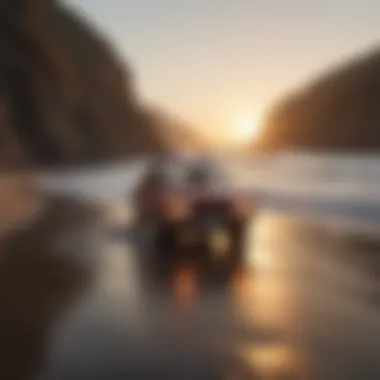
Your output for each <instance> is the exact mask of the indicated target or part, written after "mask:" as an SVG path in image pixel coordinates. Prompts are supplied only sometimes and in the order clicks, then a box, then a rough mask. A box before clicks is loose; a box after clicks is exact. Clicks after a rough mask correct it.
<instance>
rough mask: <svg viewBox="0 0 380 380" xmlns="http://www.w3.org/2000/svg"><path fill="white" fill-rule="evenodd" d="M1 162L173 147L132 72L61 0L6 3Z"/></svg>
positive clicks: (1, 28) (0, 5)
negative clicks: (144, 103) (142, 98)
mask: <svg viewBox="0 0 380 380" xmlns="http://www.w3.org/2000/svg"><path fill="white" fill-rule="evenodd" d="M0 11H1V12H0V166H1V167H2V168H12V167H27V166H37V165H48V166H51V165H60V164H77V163H86V162H93V161H98V160H105V159H110V158H116V157H123V156H125V155H129V154H136V153H144V152H149V153H152V152H161V151H165V150H166V149H167V148H166V146H165V144H164V142H163V141H162V138H161V137H160V136H159V133H157V131H156V129H155V127H154V126H152V123H151V121H152V120H151V118H150V117H149V116H148V115H147V114H146V111H145V110H144V109H143V108H142V107H141V105H140V103H139V101H138V96H136V89H135V88H134V85H133V82H134V81H133V75H132V73H131V71H130V69H129V68H126V67H125V64H124V62H121V60H120V59H119V57H118V56H117V54H116V52H115V51H114V50H113V48H112V46H111V45H110V44H109V42H108V41H106V40H105V39H104V37H102V36H101V35H100V34H99V33H98V32H97V30H96V28H95V27H93V26H91V25H90V24H89V22H88V21H87V20H85V19H83V18H82V17H81V16H79V15H77V14H74V13H73V12H71V11H70V10H69V9H67V8H66V7H65V6H63V5H62V4H61V3H59V2H58V1H55V0H0Z"/></svg>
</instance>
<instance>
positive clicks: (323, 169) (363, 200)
mask: <svg viewBox="0 0 380 380" xmlns="http://www.w3.org/2000/svg"><path fill="white" fill-rule="evenodd" d="M214 160H215V163H216V164H217V165H219V166H221V167H222V168H223V169H224V170H225V171H226V173H227V175H228V176H229V178H230V181H231V183H233V184H234V186H235V188H236V189H237V191H244V192H245V193H246V194H250V195H251V196H252V197H253V198H254V199H255V200H256V201H257V203H258V204H260V205H261V206H263V207H267V208H275V209H283V210H284V211H287V212H307V213H312V214H318V215H325V216H327V215H329V216H336V217H338V216H339V217H343V218H356V219H358V218H359V219H371V220H380V155H379V156H376V155H375V156H364V155H331V154H330V155H328V154H319V155H318V154H306V153H283V154H277V155H273V156H257V157H246V156H239V157H236V156H234V157H233V156H228V157H227V156H223V155H219V156H217V157H214ZM150 162H151V158H146V159H144V158H142V159H139V160H135V161H130V162H121V163H119V164H115V165H108V166H102V167H94V168H93V169H91V170H89V169H86V170H83V169H73V170H71V171H66V172H64V173H48V174H43V175H40V176H39V177H38V179H37V183H38V186H39V187H40V188H41V189H43V190H44V191H47V192H54V193H58V192H59V193H65V194H71V195H74V196H76V197H83V198H86V199H91V200H96V201H98V202H102V203H104V204H115V203H116V204H120V205H121V204H124V203H125V201H126V200H128V199H129V198H130V196H131V194H132V193H133V190H134V188H135V187H136V185H137V184H138V182H139V180H140V179H141V177H142V175H143V173H144V172H145V171H146V170H147V169H148V168H149V163H150Z"/></svg>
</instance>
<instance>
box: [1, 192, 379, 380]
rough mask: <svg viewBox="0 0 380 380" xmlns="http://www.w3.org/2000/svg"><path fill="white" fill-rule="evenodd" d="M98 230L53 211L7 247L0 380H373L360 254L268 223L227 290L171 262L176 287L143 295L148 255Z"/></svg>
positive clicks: (62, 208)
mask: <svg viewBox="0 0 380 380" xmlns="http://www.w3.org/2000/svg"><path fill="white" fill-rule="evenodd" d="M94 221H96V216H95V215H94V213H93V210H92V209H91V208H86V206H84V205H79V204H77V203H75V202H74V203H73V202H72V201H65V200H56V201H52V203H51V205H50V207H48V208H47V209H46V212H45V213H44V214H43V215H41V217H40V218H39V219H38V221H36V222H35V223H34V224H33V226H32V228H30V229H29V230H24V231H19V232H15V233H13V234H12V235H9V236H8V237H3V239H2V240H1V252H2V255H1V260H0V286H1V287H0V302H1V305H2V307H3V309H2V313H1V314H0V336H1V339H0V355H1V358H2V363H1V367H0V379H3V378H4V379H16V380H18V379H20V380H21V379H23V380H24V379H25V380H29V379H32V378H33V375H35V374H36V373H39V372H40V371H42V370H46V369H47V371H43V372H44V374H45V377H44V379H46V380H56V379H60V380H66V379H67V380H77V379H78V380H87V379H88V380H94V379H96V380H106V379H107V380H108V379H116V380H118V379H120V380H121V379H123V380H125V379H127V378H128V379H132V380H134V379H137V380H139V379H143V380H147V379H157V378H165V379H168V380H170V379H173V380H174V379H181V380H182V379H185V380H186V379H189V380H190V379H198V380H206V379H207V380H213V379H215V380H221V379H223V380H224V379H238V380H240V379H241V380H244V379H263V380H265V379H288V380H289V379H292V380H314V379H315V380H319V379H324V380H325V379H326V380H330V379H331V380H340V379H342V380H343V379H344V380H348V379H349V380H351V379H358V378H363V379H372V378H374V379H375V378H379V376H377V375H380V365H378V364H377V358H376V356H377V353H378V352H379V350H380V344H379V343H378V339H377V338H376V337H377V336H378V333H379V332H380V322H379V320H380V319H379V315H378V313H376V310H375V309H370V308H369V307H367V306H368V305H365V304H364V303H363V302H362V295H363V294H365V292H366V291H367V290H368V289H369V288H368V284H371V282H368V274H366V272H365V271H363V268H362V267H360V265H357V264H355V261H353V260H354V258H355V260H357V262H358V263H359V262H361V260H362V259H361V258H363V257H364V256H361V253H363V254H364V251H365V250H366V249H367V252H368V247H367V248H363V246H365V245H363V244H360V245H358V244H356V245H350V244H349V246H350V247H351V250H352V251H351V252H350V253H349V251H348V250H349V246H348V245H347V244H342V241H341V240H339V239H338V238H337V237H334V236H333V235H331V234H329V233H328V232H321V230H320V229H318V228H314V227H313V226H310V225H308V224H307V223H306V222H305V221H301V220H296V219H287V218H285V217H283V216H279V215H276V214H273V213H272V214H270V213H262V214H261V215H260V216H258V217H257V219H256V220H255V221H254V223H253V224H252V230H251V231H250V233H249V235H248V250H247V260H246V262H247V266H246V267H244V268H242V269H241V270H239V271H236V272H235V273H234V274H233V275H231V277H230V278H228V279H226V281H225V282H223V283H222V282H220V281H219V282H217V285H216V286H204V285H203V284H202V283H201V281H200V277H199V273H198V272H197V268H196V267H194V266H193V265H187V264H186V265H183V264H180V265H177V264H173V265H172V269H173V271H172V272H171V275H168V277H167V278H166V280H167V284H169V285H168V286H165V287H160V286H159V284H160V281H161V279H159V281H157V282H156V279H155V278H154V277H151V278H149V281H150V283H149V286H147V284H146V282H147V280H148V277H149V276H148V273H149V271H147V270H146V266H145V264H144V262H145V261H146V260H148V259H149V258H148V256H147V255H144V253H140V252H137V251H136V250H134V249H133V247H132V246H131V245H130V244H129V243H128V240H127V239H125V240H123V239H121V238H120V236H119V237H112V238H110V237H107V238H104V239H103V238H102V239H103V240H102V242H101V244H100V242H99V240H97V243H96V244H95V245H91V244H88V243H89V241H91V239H92V236H93V235H94V232H93V230H94V228H95V227H94V224H96V222H95V223H94ZM91 231H92V232H91ZM95 235H97V238H101V236H99V235H98V234H96V233H95ZM78 239H79V240H78ZM81 240H82V243H81ZM347 241H349V240H347ZM57 242H58V243H57ZM98 243H99V244H98ZM70 246H71V251H70V249H69V248H70ZM367 246H368V243H367ZM98 248H99V249H101V253H99V260H95V261H94V263H95V265H96V266H97V270H93V269H95V268H93V267H92V266H91V265H89V262H90V261H91V258H94V257H96V256H97V253H96V252H95V250H96V249H98ZM86 250H87V251H88V252H87V251H86ZM361 250H363V251H361ZM375 252H377V250H376V249H373V252H372V254H373V255H374V254H375ZM369 256H370V255H369V254H368V253H367V257H369ZM370 262H371V260H370V259H368V263H370ZM86 263H87V264H86ZM367 265H370V264H367ZM95 276H96V277H95ZM366 281H367V282H366ZM90 285H91V286H90ZM85 290H88V292H86V297H80V295H84V291H85ZM74 306H75V307H74ZM69 311H70V313H69ZM360 374H362V375H363V374H364V375H366V376H364V375H363V376H361V377H360V376H359V375H360Z"/></svg>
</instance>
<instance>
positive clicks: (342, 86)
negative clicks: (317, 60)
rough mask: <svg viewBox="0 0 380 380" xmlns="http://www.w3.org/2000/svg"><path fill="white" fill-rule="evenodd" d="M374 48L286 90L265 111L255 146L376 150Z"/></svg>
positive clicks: (379, 122)
mask: <svg viewBox="0 0 380 380" xmlns="http://www.w3.org/2000/svg"><path fill="white" fill-rule="evenodd" d="M379 126H380V48H377V49H371V50H370V51H367V52H366V53H364V54H362V55H361V56H360V57H358V58H356V59H354V60H353V61H350V62H348V63H346V64H344V65H338V66H337V67H336V68H335V69H333V70H331V71H329V72H327V73H326V74H324V75H323V77H322V78H319V79H317V80H315V81H313V82H312V83H311V84H310V85H308V86H307V87H306V88H303V89H302V90H300V91H298V92H296V93H293V94H290V95H289V96H288V97H287V98H285V99H283V100H282V101H280V102H279V103H278V104H277V105H275V107H274V108H273V109H272V110H271V112H270V113H269V116H268V118H267V120H266V121H265V123H264V125H263V133H262V135H261V137H260V138H259V139H258V140H257V142H256V143H255V148H257V149H259V150H264V151H272V150H278V149H294V148H296V149H314V150H324V151H378V150H379V149H380V127H379Z"/></svg>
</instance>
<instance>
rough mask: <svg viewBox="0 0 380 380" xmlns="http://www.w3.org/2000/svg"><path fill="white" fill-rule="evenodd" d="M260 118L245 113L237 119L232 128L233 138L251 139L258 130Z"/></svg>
mask: <svg viewBox="0 0 380 380" xmlns="http://www.w3.org/2000/svg"><path fill="white" fill-rule="evenodd" d="M260 127H261V123H260V118H259V117H258V116H254V115H247V116H244V117H242V118H240V120H238V121H237V123H236V126H235V128H234V130H233V134H234V138H235V140H237V141H239V142H245V141H247V140H251V139H253V138H254V137H255V136H256V135H257V134H258V133H259V131H260Z"/></svg>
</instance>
